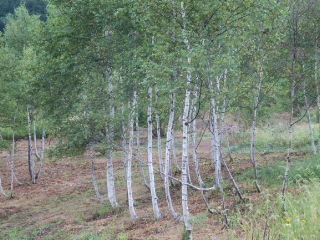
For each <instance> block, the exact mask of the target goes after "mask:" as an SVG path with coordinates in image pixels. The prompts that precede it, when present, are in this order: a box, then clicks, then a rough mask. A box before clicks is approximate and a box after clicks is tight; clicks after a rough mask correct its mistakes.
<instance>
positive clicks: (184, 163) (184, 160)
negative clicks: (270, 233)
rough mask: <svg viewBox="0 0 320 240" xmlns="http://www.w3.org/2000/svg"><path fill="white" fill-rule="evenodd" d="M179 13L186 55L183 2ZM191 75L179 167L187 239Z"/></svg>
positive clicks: (188, 231)
mask: <svg viewBox="0 0 320 240" xmlns="http://www.w3.org/2000/svg"><path fill="white" fill-rule="evenodd" d="M181 14H182V18H183V29H182V34H183V38H184V43H185V45H186V46H187V51H188V55H189V53H190V51H191V46H190V44H189V40H188V37H187V36H186V24H187V20H186V12H185V8H184V2H181ZM187 62H188V64H189V66H191V57H190V56H188V60H187ZM191 80H192V76H191V71H190V70H187V89H186V95H185V105H184V110H183V117H182V124H183V128H182V137H183V140H182V168H181V180H182V187H181V191H182V210H183V220H184V226H185V233H186V234H187V235H188V238H189V239H192V226H191V222H190V212H189V197H188V168H189V166H188V163H189V151H188V150H189V147H188V146H189V142H188V140H189V111H190V92H191V91H190V84H191Z"/></svg>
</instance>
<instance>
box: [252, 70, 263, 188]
mask: <svg viewBox="0 0 320 240" xmlns="http://www.w3.org/2000/svg"><path fill="white" fill-rule="evenodd" d="M262 81H263V74H262V64H261V68H260V69H259V87H258V94H257V98H256V100H255V103H254V109H253V121H252V135H251V145H250V157H251V162H252V164H253V168H254V179H255V181H254V183H255V186H256V188H257V191H258V192H259V193H260V192H262V190H261V187H260V185H259V182H258V164H257V160H256V156H255V151H256V131H257V115H258V108H259V104H260V95H261V88H262Z"/></svg>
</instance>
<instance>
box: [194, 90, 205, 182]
mask: <svg viewBox="0 0 320 240" xmlns="http://www.w3.org/2000/svg"><path fill="white" fill-rule="evenodd" d="M194 97H195V99H193V100H192V108H193V111H192V112H193V116H192V118H193V122H192V145H193V163H194V167H195V170H196V174H197V178H198V182H199V185H200V187H205V184H204V182H203V180H202V178H201V174H200V168H199V158H198V151H197V119H196V115H197V111H198V109H197V106H196V99H197V98H198V93H197V91H195V92H194Z"/></svg>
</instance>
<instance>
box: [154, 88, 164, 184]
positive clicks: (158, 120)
mask: <svg viewBox="0 0 320 240" xmlns="http://www.w3.org/2000/svg"><path fill="white" fill-rule="evenodd" d="M158 100H159V90H158V89H157V88H156V104H157V105H158V103H159V101H158ZM156 122H157V139H158V157H159V164H160V172H161V174H160V175H161V178H162V180H163V178H164V176H163V174H162V173H163V172H164V163H163V157H162V141H161V139H162V134H161V120H160V114H159V112H157V113H156Z"/></svg>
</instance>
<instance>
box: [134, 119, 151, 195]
mask: <svg viewBox="0 0 320 240" xmlns="http://www.w3.org/2000/svg"><path fill="white" fill-rule="evenodd" d="M136 129H137V148H138V158H139V166H140V170H141V174H142V179H143V183H144V185H145V186H146V188H147V189H149V190H150V185H149V183H148V182H147V179H146V175H145V172H144V167H143V160H142V154H141V147H140V127H139V119H138V115H137V116H136Z"/></svg>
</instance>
